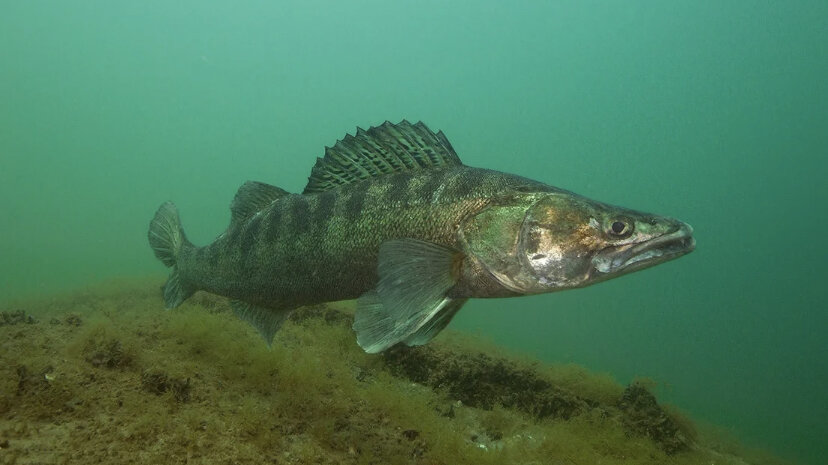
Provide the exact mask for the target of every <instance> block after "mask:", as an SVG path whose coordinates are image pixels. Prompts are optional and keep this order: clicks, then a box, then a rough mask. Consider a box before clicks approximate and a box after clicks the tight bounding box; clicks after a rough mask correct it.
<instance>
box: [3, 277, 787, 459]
mask: <svg viewBox="0 0 828 465" xmlns="http://www.w3.org/2000/svg"><path fill="white" fill-rule="evenodd" d="M351 318H352V309H351V308H349V304H348V303H342V304H334V305H331V306H327V307H314V308H307V309H303V310H301V311H298V312H296V313H294V316H293V317H292V318H291V320H290V321H289V322H288V323H287V324H286V325H285V326H284V327H283V328H282V330H281V331H280V332H279V334H278V335H277V339H276V341H275V342H274V346H273V348H272V349H268V348H267V347H266V345H265V344H264V343H263V342H262V340H261V339H260V338H259V336H258V335H257V334H256V333H255V331H253V330H252V328H249V327H248V326H247V325H246V324H245V323H242V322H240V321H237V319H236V318H235V317H234V316H233V314H232V312H231V311H230V310H229V308H228V306H227V304H226V303H225V302H224V300H223V299H220V298H216V297H213V296H210V295H207V294H198V295H197V296H195V297H194V298H192V299H190V300H189V301H188V302H187V303H185V304H184V305H182V306H181V307H180V308H179V309H176V310H174V311H165V310H164V309H163V308H162V304H161V298H160V296H159V291H158V285H157V283H155V284H152V285H150V284H139V283H131V284H128V285H127V284H123V283H121V284H120V285H117V286H109V287H108V288H101V289H96V290H89V291H85V292H81V293H75V294H72V295H66V296H61V297H57V298H52V299H49V300H42V301H38V302H22V303H16V304H14V305H7V306H5V308H3V312H2V313H0V463H20V464H29V463H83V464H93V463H156V464H160V463H164V464H172V463H222V464H223V463H227V464H234V463H276V464H369V463H375V464H452V465H453V464H465V463H468V464H556V465H557V464H560V465H565V464H566V465H570V464H598V463H600V464H622V463H623V464H705V465H709V464H711V463H712V464H745V463H780V462H778V461H776V460H775V459H773V458H769V457H767V456H758V455H756V454H751V453H748V452H746V451H745V450H744V449H742V448H738V446H736V445H734V443H733V442H732V441H722V440H721V439H720V438H717V437H712V436H709V435H706V434H699V433H697V432H696V431H695V429H694V427H693V426H692V425H691V423H690V422H689V421H688V420H687V419H686V418H685V417H683V416H680V415H678V414H677V413H675V412H674V411H672V410H665V409H664V408H663V407H662V406H660V405H659V404H658V403H657V401H656V399H655V397H653V395H652V394H651V393H650V392H649V390H648V389H646V387H645V386H644V385H643V384H640V383H635V384H632V385H630V386H628V387H626V388H624V387H622V386H620V385H618V384H617V383H615V382H614V381H613V380H612V379H611V378H609V377H607V376H602V375H595V374H592V373H589V372H587V371H586V370H584V369H583V368H579V367H577V366H555V365H553V366H549V365H543V364H541V363H539V362H534V361H531V360H527V359H525V358H523V357H520V356H515V355H507V354H505V353H503V352H502V351H501V350H500V349H498V348H496V347H493V346H485V345H483V344H480V343H478V342H475V341H474V339H473V338H469V337H465V336H462V335H459V334H457V333H452V332H451V331H448V332H447V334H445V335H441V336H440V337H438V338H437V340H435V341H433V342H432V343H431V344H429V345H427V346H424V347H418V348H395V349H392V350H390V351H388V352H386V353H385V354H382V355H368V354H365V353H364V352H363V351H362V350H361V349H360V348H359V347H358V346H357V345H356V342H355V338H354V335H353V333H352V332H351V330H350V322H351Z"/></svg>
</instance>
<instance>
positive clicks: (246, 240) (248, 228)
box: [239, 215, 262, 255]
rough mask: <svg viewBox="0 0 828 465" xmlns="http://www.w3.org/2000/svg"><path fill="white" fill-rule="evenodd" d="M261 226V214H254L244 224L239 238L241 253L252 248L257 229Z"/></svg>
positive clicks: (245, 252)
mask: <svg viewBox="0 0 828 465" xmlns="http://www.w3.org/2000/svg"><path fill="white" fill-rule="evenodd" d="M261 227H262V215H255V216H253V217H252V218H250V220H249V221H248V222H247V224H245V226H244V231H243V232H242V233H241V237H240V238H239V249H240V250H241V252H242V255H245V254H247V253H249V252H250V251H251V250H253V244H255V243H256V239H257V238H258V236H259V229H261Z"/></svg>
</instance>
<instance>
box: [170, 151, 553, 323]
mask: <svg viewBox="0 0 828 465" xmlns="http://www.w3.org/2000/svg"><path fill="white" fill-rule="evenodd" d="M527 192H561V191H560V190H559V189H556V188H554V187H551V186H547V185H545V184H542V183H539V182H536V181H532V180H530V179H526V178H522V177H519V176H514V175H509V174H505V173H500V172H497V171H492V170H485V169H478V168H470V167H466V166H456V167H450V168H446V169H441V170H420V171H415V172H403V173H396V174H389V175H384V176H379V177H376V178H371V179H368V180H365V181H360V182H356V183H353V184H345V185H341V186H339V187H337V188H335V189H331V190H327V191H324V192H320V193H314V194H305V195H299V194H291V195H288V196H285V197H282V198H280V199H279V200H277V201H275V202H273V203H272V204H271V205H270V206H268V207H267V208H265V209H264V210H262V211H261V212H260V213H259V214H257V215H255V216H253V217H252V218H250V219H248V220H247V221H245V222H243V223H242V224H236V225H234V224H231V226H230V228H229V229H228V230H227V231H226V232H225V233H224V234H223V235H222V236H220V237H219V238H218V239H217V240H216V241H215V242H213V243H212V244H210V245H208V246H206V247H201V248H196V247H190V248H185V249H184V250H182V252H181V255H180V257H179V259H178V269H179V272H180V273H181V279H182V281H184V282H185V283H186V284H188V285H189V286H191V287H193V288H198V289H204V290H206V291H209V292H212V293H215V294H220V295H224V296H227V297H231V298H234V299H239V300H242V301H245V302H249V303H252V304H255V305H259V306H264V307H269V308H294V307H299V306H302V305H311V304H316V303H321V302H329V301H336V300H345V299H354V298H357V297H359V296H360V295H362V294H363V293H365V292H367V291H369V290H370V289H372V288H373V287H374V286H375V285H376V283H377V279H378V277H377V255H378V251H379V246H380V244H381V243H382V242H384V241H386V240H389V239H398V238H413V239H419V240H424V241H430V242H433V243H437V244H441V245H444V246H448V247H452V248H455V249H457V250H460V251H462V243H461V240H460V238H459V237H458V228H459V225H460V224H461V223H462V222H463V221H464V220H465V219H467V218H469V217H472V216H474V215H475V214H476V213H478V212H480V211H481V210H482V209H484V208H485V207H486V206H487V205H489V204H490V203H491V202H501V203H502V202H508V199H509V198H510V196H515V195H521V194H523V195H525V193H527ZM464 266H465V268H466V269H465V270H464V271H463V278H462V279H461V282H459V283H458V285H457V286H456V287H457V289H458V290H460V291H458V292H460V293H462V294H463V295H462V296H463V297H495V296H505V295H513V293H511V292H509V291H506V290H505V289H503V288H502V286H500V285H499V284H497V283H496V282H495V281H494V280H492V279H491V278H490V277H488V275H487V274H486V273H485V272H484V271H483V270H482V269H478V268H477V267H475V265H474V264H472V263H464ZM456 293H457V292H455V294H456ZM457 297H460V296H457Z"/></svg>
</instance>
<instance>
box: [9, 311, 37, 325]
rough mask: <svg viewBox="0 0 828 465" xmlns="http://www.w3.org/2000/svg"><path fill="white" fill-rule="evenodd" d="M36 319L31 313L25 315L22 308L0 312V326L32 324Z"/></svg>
mask: <svg viewBox="0 0 828 465" xmlns="http://www.w3.org/2000/svg"><path fill="white" fill-rule="evenodd" d="M35 323H37V320H35V318H34V317H33V316H31V315H27V314H26V312H25V311H23V310H12V311H10V312H0V326H12V325H18V324H27V325H33V324H35Z"/></svg>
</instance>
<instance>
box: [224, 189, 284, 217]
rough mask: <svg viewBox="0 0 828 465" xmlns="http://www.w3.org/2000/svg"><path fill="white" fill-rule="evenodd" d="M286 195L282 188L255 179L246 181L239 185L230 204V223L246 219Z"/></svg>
mask: <svg viewBox="0 0 828 465" xmlns="http://www.w3.org/2000/svg"><path fill="white" fill-rule="evenodd" d="M285 195H288V192H287V191H286V190H284V189H280V188H278V187H276V186H271V185H270V184H265V183H263V182H257V181H247V182H246V183H244V184H242V186H241V187H239V190H238V191H237V192H236V196H235V197H233V203H231V204H230V224H231V225H232V224H238V223H241V222H243V221H246V220H247V219H248V218H250V217H251V216H253V215H255V214H256V212H258V211H261V210H262V209H264V208H265V207H267V206H268V205H270V204H271V203H273V201H275V200H276V199H278V198H280V197H283V196H285Z"/></svg>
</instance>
